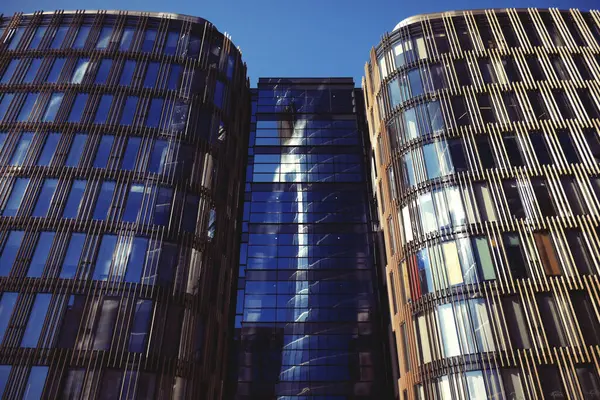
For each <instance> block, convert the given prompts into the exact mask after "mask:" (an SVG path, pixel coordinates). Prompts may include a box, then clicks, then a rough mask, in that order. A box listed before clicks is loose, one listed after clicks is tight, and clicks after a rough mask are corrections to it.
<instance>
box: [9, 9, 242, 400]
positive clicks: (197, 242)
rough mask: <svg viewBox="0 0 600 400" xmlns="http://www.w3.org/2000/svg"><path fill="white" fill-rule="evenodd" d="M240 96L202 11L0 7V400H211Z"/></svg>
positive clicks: (237, 184)
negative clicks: (30, 11) (7, 11)
mask: <svg viewBox="0 0 600 400" xmlns="http://www.w3.org/2000/svg"><path fill="white" fill-rule="evenodd" d="M249 104H250V91H249V88H248V82H247V79H246V67H245V65H244V64H243V62H242V60H241V56H240V54H239V51H238V50H237V48H236V47H235V46H234V45H233V44H232V43H231V41H230V40H229V38H227V37H226V36H224V35H223V34H221V33H219V32H218V31H217V30H216V29H215V27H214V26H213V25H212V24H210V23H209V22H207V21H205V20H202V19H199V18H193V17H187V16H178V15H174V14H160V15H159V14H152V13H143V14H141V13H127V12H113V11H108V12H104V11H103V12H77V13H69V12H56V13H36V14H34V15H21V14H18V15H15V16H14V17H12V18H11V17H4V18H2V17H0V169H1V171H2V173H1V174H0V175H1V176H0V210H1V213H0V215H1V216H0V287H1V288H0V291H1V293H0V396H1V395H3V396H4V398H23V399H39V398H48V399H53V398H63V399H67V398H68V399H88V398H96V399H115V398H123V399H125V398H127V399H134V398H135V399H168V398H177V399H180V398H181V399H183V398H190V399H192V398H194V399H197V398H203V399H221V398H222V395H223V394H222V390H223V383H222V382H223V380H224V373H225V370H224V368H223V365H222V363H217V362H216V360H221V359H226V358H227V356H228V354H227V350H228V340H229V339H230V338H231V337H232V336H233V333H232V332H231V329H230V323H229V321H232V319H233V315H232V314H231V312H230V305H231V299H232V296H234V294H235V277H236V275H237V271H236V269H237V265H238V254H237V251H235V250H233V249H237V248H238V247H239V239H240V236H239V235H240V232H239V227H240V226H239V224H238V222H237V220H238V214H240V213H241V208H240V204H241V199H242V197H243V196H242V193H243V176H244V175H243V172H244V162H243V160H244V159H245V156H246V145H247V141H248V130H249V121H250V113H249V111H250V107H249ZM236 160H240V161H236ZM16 354H18V356H15V355H16Z"/></svg>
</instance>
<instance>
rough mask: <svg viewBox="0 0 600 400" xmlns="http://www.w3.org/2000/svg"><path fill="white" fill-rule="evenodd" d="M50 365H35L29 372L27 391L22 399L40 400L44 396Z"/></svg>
mask: <svg viewBox="0 0 600 400" xmlns="http://www.w3.org/2000/svg"><path fill="white" fill-rule="evenodd" d="M47 375H48V367H42V366H33V367H31V372H30V373H29V379H27V384H26V385H25V393H24V394H23V397H22V398H21V400H38V399H41V398H42V394H43V392H44V386H45V385H46V376H47Z"/></svg>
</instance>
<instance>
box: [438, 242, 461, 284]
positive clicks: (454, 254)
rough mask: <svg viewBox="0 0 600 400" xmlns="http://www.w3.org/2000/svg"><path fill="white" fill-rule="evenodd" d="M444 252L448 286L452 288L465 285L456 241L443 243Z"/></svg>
mask: <svg viewBox="0 0 600 400" xmlns="http://www.w3.org/2000/svg"><path fill="white" fill-rule="evenodd" d="M442 251H443V253H444V260H445V266H446V273H447V276H448V284H449V285H450V286H454V285H461V284H463V283H464V280H463V275H462V270H461V266H460V261H459V258H458V250H457V247H456V243H455V242H454V241H448V242H444V243H442Z"/></svg>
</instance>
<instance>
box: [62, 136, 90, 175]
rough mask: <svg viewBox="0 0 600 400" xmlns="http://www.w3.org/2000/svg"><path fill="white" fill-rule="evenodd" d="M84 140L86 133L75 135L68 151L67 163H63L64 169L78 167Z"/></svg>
mask: <svg viewBox="0 0 600 400" xmlns="http://www.w3.org/2000/svg"><path fill="white" fill-rule="evenodd" d="M86 140H87V134H86V133H78V134H76V135H75V137H74V138H73V143H71V149H70V150H69V155H68V156H67V161H66V162H65V166H66V167H76V166H78V165H79V160H80V159H81V154H82V153H83V148H84V146H85V142H86Z"/></svg>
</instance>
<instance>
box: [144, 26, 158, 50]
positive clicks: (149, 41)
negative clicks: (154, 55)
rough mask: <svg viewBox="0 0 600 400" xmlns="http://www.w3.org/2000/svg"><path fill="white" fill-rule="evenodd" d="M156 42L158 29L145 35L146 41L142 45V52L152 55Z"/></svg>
mask: <svg viewBox="0 0 600 400" xmlns="http://www.w3.org/2000/svg"><path fill="white" fill-rule="evenodd" d="M155 40H156V29H148V30H147V31H146V33H145V35H144V41H143V43H142V52H144V53H150V52H151V51H152V49H153V48H154V41H155Z"/></svg>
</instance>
